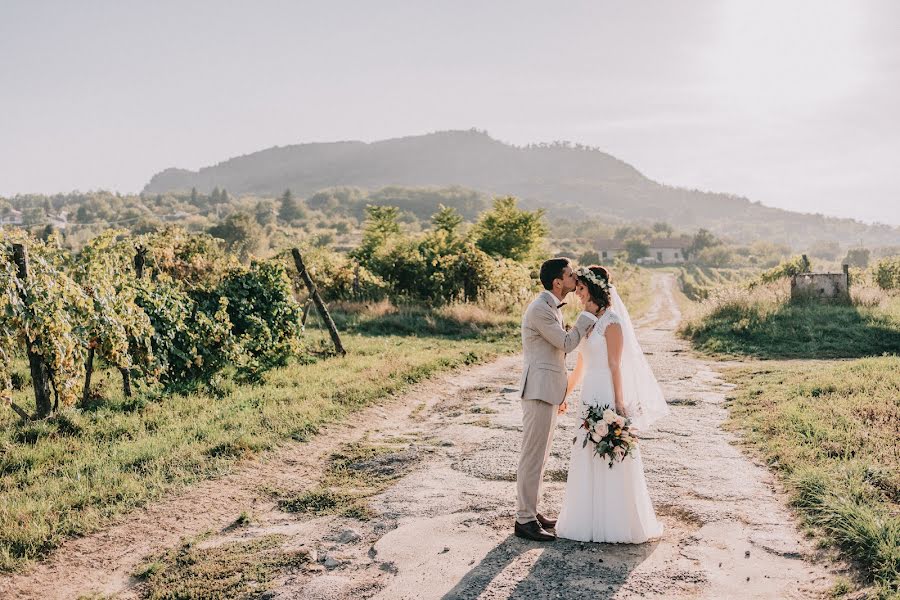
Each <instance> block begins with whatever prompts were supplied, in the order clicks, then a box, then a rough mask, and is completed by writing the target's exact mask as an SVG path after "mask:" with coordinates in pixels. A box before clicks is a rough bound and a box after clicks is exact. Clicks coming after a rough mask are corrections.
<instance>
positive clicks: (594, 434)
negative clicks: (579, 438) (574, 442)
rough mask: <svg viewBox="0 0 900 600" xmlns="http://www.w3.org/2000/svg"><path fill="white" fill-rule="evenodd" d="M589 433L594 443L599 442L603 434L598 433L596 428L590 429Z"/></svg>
mask: <svg viewBox="0 0 900 600" xmlns="http://www.w3.org/2000/svg"><path fill="white" fill-rule="evenodd" d="M589 435H590V437H591V441H592V442H594V443H595V444H599V443H600V441H601V440H602V439H603V435H602V434H600V433H599V432H598V431H597V430H594V431H592V432H591V433H590V434H589Z"/></svg>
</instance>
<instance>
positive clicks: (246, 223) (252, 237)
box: [208, 212, 262, 262]
mask: <svg viewBox="0 0 900 600" xmlns="http://www.w3.org/2000/svg"><path fill="white" fill-rule="evenodd" d="M208 232H209V234H210V235H212V236H213V237H217V238H219V239H221V240H224V241H225V247H226V248H227V249H228V250H229V251H230V252H234V253H235V254H237V255H238V257H239V258H240V260H241V262H247V261H248V260H249V259H250V257H251V256H252V255H253V254H254V253H255V252H256V251H257V250H258V249H259V246H260V243H261V242H262V230H261V229H260V227H259V224H258V223H257V222H256V219H254V218H253V217H251V216H250V215H249V214H247V213H244V212H236V213H232V214H230V215H228V216H227V217H225V220H223V221H222V222H221V223H219V224H218V225H214V226H213V227H210V228H209V230H208Z"/></svg>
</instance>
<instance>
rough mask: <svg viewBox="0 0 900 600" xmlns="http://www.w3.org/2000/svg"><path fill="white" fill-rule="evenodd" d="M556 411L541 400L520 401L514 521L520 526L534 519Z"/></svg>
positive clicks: (555, 407)
mask: <svg viewBox="0 0 900 600" xmlns="http://www.w3.org/2000/svg"><path fill="white" fill-rule="evenodd" d="M558 409H559V407H558V406H554V405H553V404H550V403H549V402H544V401H543V400H522V453H521V456H520V457H519V471H518V473H517V474H516V494H517V496H518V508H517V510H516V521H517V522H518V523H521V524H523V525H524V524H525V523H529V522H531V521H535V520H536V519H537V513H538V509H537V504H538V498H540V496H541V486H542V484H543V480H544V467H546V466H547V459H548V458H550V446H551V444H552V442H553V431H554V430H555V429H556V416H557V411H558Z"/></svg>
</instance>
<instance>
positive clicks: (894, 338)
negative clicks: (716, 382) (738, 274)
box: [680, 282, 900, 359]
mask: <svg viewBox="0 0 900 600" xmlns="http://www.w3.org/2000/svg"><path fill="white" fill-rule="evenodd" d="M786 285H787V283H786V282H780V283H776V284H770V285H767V286H760V287H757V288H755V289H754V290H749V291H748V290H746V289H739V288H733V289H726V290H723V291H720V292H719V293H718V294H714V295H713V296H711V297H710V298H709V299H708V300H706V301H704V302H703V303H701V304H700V305H699V307H698V310H697V311H695V312H696V314H695V315H694V316H693V317H692V318H690V319H689V320H687V321H685V322H684V323H683V324H682V327H681V329H680V333H681V335H682V336H684V337H685V338H687V339H688V340H690V341H691V342H692V343H693V345H694V347H695V348H696V349H697V350H700V351H701V352H704V353H707V354H711V355H719V356H752V357H756V358H766V359H779V358H820V359H821V358H860V357H865V356H878V355H881V354H885V353H886V354H897V353H900V296H898V295H888V294H886V293H883V292H871V291H870V290H864V291H865V292H866V293H867V295H866V297H865V298H860V297H857V302H855V303H853V304H820V303H817V302H806V303H791V302H790V301H789V290H788V289H787V288H786Z"/></svg>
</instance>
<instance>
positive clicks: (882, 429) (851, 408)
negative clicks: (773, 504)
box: [727, 356, 900, 598]
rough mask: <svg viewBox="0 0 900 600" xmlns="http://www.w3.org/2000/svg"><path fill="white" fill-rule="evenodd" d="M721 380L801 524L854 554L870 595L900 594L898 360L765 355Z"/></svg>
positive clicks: (734, 417) (735, 419)
mask: <svg viewBox="0 0 900 600" xmlns="http://www.w3.org/2000/svg"><path fill="white" fill-rule="evenodd" d="M727 377H728V379H730V380H731V381H732V382H734V383H736V384H737V385H738V387H737V390H736V395H735V398H734V400H733V402H732V404H731V411H730V413H731V424H732V426H734V427H735V428H736V429H738V430H739V431H741V432H742V433H743V434H744V439H745V440H746V441H747V442H748V443H749V444H750V445H751V446H752V447H753V448H754V449H755V451H757V452H759V453H760V454H761V455H762V456H763V457H764V458H765V459H766V460H767V462H768V464H769V465H770V467H771V468H773V469H774V470H776V471H777V472H778V473H779V474H781V475H782V476H783V479H784V481H785V482H786V485H787V487H788V489H789V490H790V492H791V496H792V502H793V505H794V506H795V507H796V508H797V510H798V511H799V512H800V514H801V515H802V517H803V519H804V521H805V523H806V524H807V525H808V526H809V527H810V528H811V529H813V530H815V531H816V532H817V533H818V534H820V535H821V536H822V540H823V541H824V543H827V544H833V545H835V546H837V547H839V548H841V549H842V550H843V551H844V553H845V555H846V556H848V557H850V558H852V559H853V560H855V561H857V563H858V564H859V566H860V567H861V571H862V573H863V574H864V579H865V584H866V585H868V584H871V585H872V586H873V589H872V596H873V597H877V598H896V597H898V596H900V357H896V356H894V357H879V358H867V359H861V360H853V361H797V362H781V361H779V362H768V361H767V362H764V363H755V364H753V366H750V367H744V368H739V369H735V370H731V371H729V372H727ZM845 587H849V586H845Z"/></svg>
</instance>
